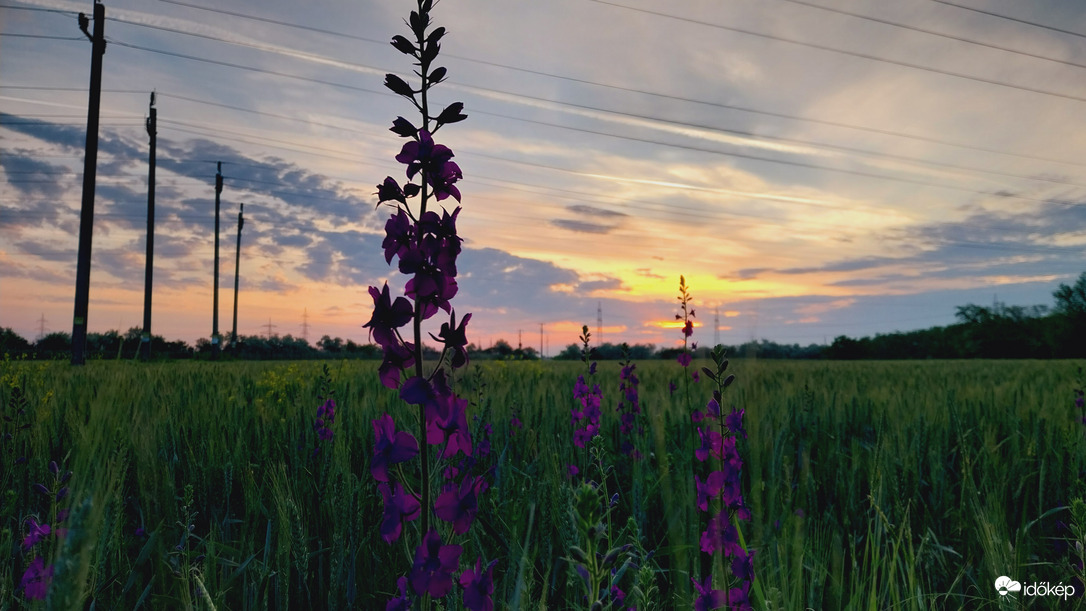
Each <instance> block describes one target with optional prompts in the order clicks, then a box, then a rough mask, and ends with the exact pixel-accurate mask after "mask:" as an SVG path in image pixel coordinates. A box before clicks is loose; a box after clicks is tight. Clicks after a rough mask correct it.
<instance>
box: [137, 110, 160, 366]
mask: <svg viewBox="0 0 1086 611" xmlns="http://www.w3.org/2000/svg"><path fill="white" fill-rule="evenodd" d="M150 115H151V116H149V117H148V118H147V135H148V136H150V137H151V153H150V155H151V156H150V159H149V162H148V166H149V168H150V169H148V170H147V267H146V268H145V269H144V272H143V334H142V335H141V336H140V358H142V359H143V360H145V361H146V360H148V359H150V358H151V282H152V277H153V275H154V266H155V146H156V143H157V140H158V138H157V136H158V127H157V123H158V109H156V108H155V92H153V91H152V92H151V113H150Z"/></svg>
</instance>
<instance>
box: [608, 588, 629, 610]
mask: <svg viewBox="0 0 1086 611" xmlns="http://www.w3.org/2000/svg"><path fill="white" fill-rule="evenodd" d="M611 600H613V601H615V602H616V603H617V604H619V605H621V604H622V601H624V600H626V593H625V592H623V591H622V590H620V589H618V586H611Z"/></svg>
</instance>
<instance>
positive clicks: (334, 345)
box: [317, 335, 343, 354]
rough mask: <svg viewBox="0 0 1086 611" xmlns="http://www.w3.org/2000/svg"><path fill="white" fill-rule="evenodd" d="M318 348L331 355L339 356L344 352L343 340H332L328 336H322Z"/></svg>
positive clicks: (338, 338)
mask: <svg viewBox="0 0 1086 611" xmlns="http://www.w3.org/2000/svg"><path fill="white" fill-rule="evenodd" d="M317 347H318V348H320V349H321V350H324V351H325V352H328V353H330V354H338V353H340V352H343V338H340V337H337V338H335V339H332V338H331V337H328V336H327V335H324V336H321V338H320V340H319V341H318V342H317Z"/></svg>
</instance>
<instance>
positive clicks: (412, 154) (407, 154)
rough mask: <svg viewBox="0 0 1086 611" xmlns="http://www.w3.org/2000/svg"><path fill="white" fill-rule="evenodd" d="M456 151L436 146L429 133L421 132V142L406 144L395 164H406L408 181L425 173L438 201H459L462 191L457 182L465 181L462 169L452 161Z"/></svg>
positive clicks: (412, 141) (439, 145)
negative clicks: (451, 199) (416, 175)
mask: <svg viewBox="0 0 1086 611" xmlns="http://www.w3.org/2000/svg"><path fill="white" fill-rule="evenodd" d="M452 158H453V152H452V151H451V150H450V149H449V147H447V146H445V145H443V144H435V143H434V139H433V137H431V136H430V132H428V131H426V130H424V129H420V130H419V132H418V140H411V141H410V142H407V143H405V144H404V145H403V148H402V149H400V154H399V155H396V161H399V162H400V163H403V164H406V165H407V178H408V179H411V178H414V177H415V174H417V173H419V172H423V174H424V175H425V177H426V181H427V182H428V183H429V184H430V186H431V187H433V190H434V196H435V197H436V198H437V200H438V201H441V200H443V199H445V198H446V197H448V196H450V195H452V196H453V197H454V198H456V200H457V201H460V191H459V190H458V189H457V188H456V186H455V184H454V183H455V182H456V181H457V180H459V179H461V178H463V174H462V173H461V171H460V167H459V166H458V165H456V163H455V162H453V161H451V159H452Z"/></svg>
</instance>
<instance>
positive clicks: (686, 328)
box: [683, 310, 694, 367]
mask: <svg viewBox="0 0 1086 611" xmlns="http://www.w3.org/2000/svg"><path fill="white" fill-rule="evenodd" d="M690 315H691V316H693V315H694V310H690ZM693 334H694V321H692V320H687V321H686V323H685V324H684V325H683V335H685V336H686V337H690V336H691V335H693ZM684 367H685V365H684Z"/></svg>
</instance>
